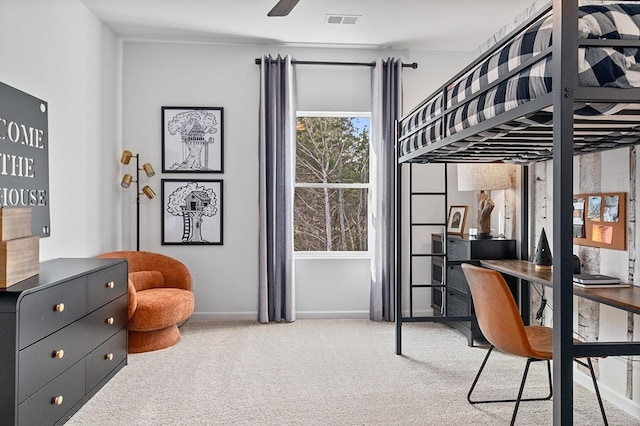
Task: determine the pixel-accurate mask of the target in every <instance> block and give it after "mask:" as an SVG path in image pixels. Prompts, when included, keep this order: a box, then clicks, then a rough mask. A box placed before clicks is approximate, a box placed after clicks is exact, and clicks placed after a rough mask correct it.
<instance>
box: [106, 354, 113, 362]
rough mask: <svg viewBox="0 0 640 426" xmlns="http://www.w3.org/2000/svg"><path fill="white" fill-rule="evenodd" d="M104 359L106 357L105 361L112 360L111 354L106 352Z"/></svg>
mask: <svg viewBox="0 0 640 426" xmlns="http://www.w3.org/2000/svg"><path fill="white" fill-rule="evenodd" d="M104 359H106V360H107V361H113V354H106V355H105V356H104Z"/></svg>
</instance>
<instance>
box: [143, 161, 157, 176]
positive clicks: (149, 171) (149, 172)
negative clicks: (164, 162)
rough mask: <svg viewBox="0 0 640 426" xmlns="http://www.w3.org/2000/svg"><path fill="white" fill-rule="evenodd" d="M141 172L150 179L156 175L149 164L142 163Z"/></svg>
mask: <svg viewBox="0 0 640 426" xmlns="http://www.w3.org/2000/svg"><path fill="white" fill-rule="evenodd" d="M142 170H144V172H145V173H146V174H147V176H149V177H151V176H153V175H155V174H156V171H155V170H153V167H151V164H149V163H144V164H143V165H142Z"/></svg>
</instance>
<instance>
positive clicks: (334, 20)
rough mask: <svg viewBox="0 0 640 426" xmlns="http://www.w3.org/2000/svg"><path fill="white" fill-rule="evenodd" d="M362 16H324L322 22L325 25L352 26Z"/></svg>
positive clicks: (332, 14)
mask: <svg viewBox="0 0 640 426" xmlns="http://www.w3.org/2000/svg"><path fill="white" fill-rule="evenodd" d="M361 16H362V15H337V14H334V13H331V14H327V15H325V19H324V22H326V23H327V24H344V25H354V24H356V23H357V22H358V19H359V18H360V17H361Z"/></svg>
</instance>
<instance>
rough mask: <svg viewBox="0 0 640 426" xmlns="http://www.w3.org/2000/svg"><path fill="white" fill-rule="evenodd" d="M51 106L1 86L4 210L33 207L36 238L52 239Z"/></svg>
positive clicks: (0, 156)
mask: <svg viewBox="0 0 640 426" xmlns="http://www.w3.org/2000/svg"><path fill="white" fill-rule="evenodd" d="M48 123H49V121H48V105H47V102H45V101H43V100H41V99H38V98H36V97H34V96H31V95H29V94H27V93H25V92H22V91H20V90H18V89H15V88H13V87H11V86H8V85H6V84H4V83H0V207H30V208H31V217H32V235H34V236H40V237H48V236H49V235H50V233H51V229H50V224H49V131H48Z"/></svg>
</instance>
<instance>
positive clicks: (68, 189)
mask: <svg viewBox="0 0 640 426" xmlns="http://www.w3.org/2000/svg"><path fill="white" fill-rule="evenodd" d="M0 57H2V58H3V60H2V63H3V65H2V67H1V68H0V81H2V82H4V83H6V84H8V85H10V86H13V87H15V88H17V89H20V90H22V91H24V92H27V93H29V94H31V95H33V96H36V97H38V98H40V99H43V100H45V101H47V102H48V104H49V168H50V182H49V189H50V204H51V205H50V210H51V236H50V237H49V238H43V239H41V240H40V259H41V260H47V259H52V258H56V257H86V256H93V255H95V254H98V253H100V252H102V251H105V250H108V249H111V248H113V247H114V246H116V245H117V241H118V236H119V230H118V225H119V222H120V214H119V212H118V206H119V204H120V194H119V191H118V189H117V188H118V183H117V182H116V181H115V179H117V178H116V175H117V158H118V157H117V156H118V154H117V151H118V147H117V144H118V138H119V132H118V124H117V122H118V120H117V100H118V99H117V94H118V93H119V87H118V75H119V73H118V64H119V57H120V50H119V42H118V40H117V39H116V37H115V36H114V35H113V33H112V32H111V31H110V30H108V29H107V28H106V27H105V26H104V25H103V24H102V23H101V22H100V21H98V20H97V19H96V18H95V16H94V15H93V14H92V13H91V12H89V11H88V10H87V9H86V7H85V6H84V5H83V4H82V3H80V2H79V1H78V0H57V1H55V2H52V1H33V0H29V1H25V0H3V2H2V10H1V12H0Z"/></svg>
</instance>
